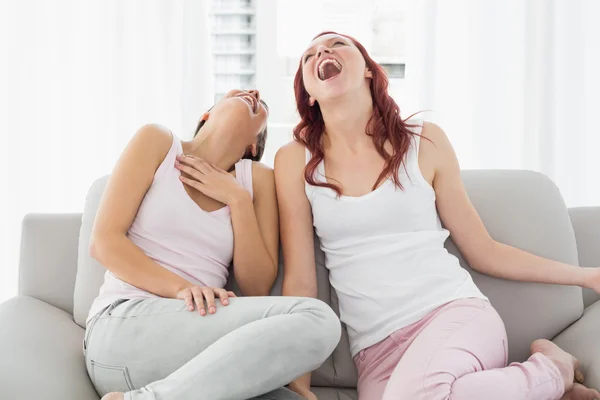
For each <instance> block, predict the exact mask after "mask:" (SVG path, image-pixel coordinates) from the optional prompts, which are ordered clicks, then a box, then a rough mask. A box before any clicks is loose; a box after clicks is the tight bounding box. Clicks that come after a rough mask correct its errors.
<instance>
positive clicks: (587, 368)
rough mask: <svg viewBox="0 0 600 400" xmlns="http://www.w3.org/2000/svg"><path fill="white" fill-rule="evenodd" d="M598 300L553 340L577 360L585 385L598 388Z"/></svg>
mask: <svg viewBox="0 0 600 400" xmlns="http://www.w3.org/2000/svg"><path fill="white" fill-rule="evenodd" d="M598 332H600V302H596V303H594V304H592V305H591V306H589V307H587V308H586V309H585V311H584V312H583V316H582V317H581V318H580V319H579V320H578V321H577V322H575V323H573V324H572V325H571V326H569V327H568V328H567V329H565V330H564V331H563V332H562V333H560V334H559V335H558V336H556V337H555V338H554V339H553V341H554V343H556V344H557V345H559V346H560V347H561V348H563V349H564V350H565V351H567V352H569V353H571V354H573V355H574V356H575V357H576V358H577V359H578V360H579V367H580V369H581V371H582V372H583V374H584V375H585V385H586V386H588V387H592V388H595V389H599V390H600V346H598Z"/></svg>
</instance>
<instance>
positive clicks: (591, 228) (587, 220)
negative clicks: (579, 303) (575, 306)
mask: <svg viewBox="0 0 600 400" xmlns="http://www.w3.org/2000/svg"><path fill="white" fill-rule="evenodd" d="M569 215H570V216H571V223H572V224H573V229H574V230H575V238H576V239H577V253H578V254H579V265H580V266H582V267H600V207H578V208H571V209H569ZM598 300H600V295H599V294H597V293H596V292H594V291H593V290H590V289H584V290H583V304H584V305H585V307H587V306H589V305H590V304H593V303H595V302H596V301H598Z"/></svg>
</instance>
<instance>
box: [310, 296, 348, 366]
mask: <svg viewBox="0 0 600 400" xmlns="http://www.w3.org/2000/svg"><path fill="white" fill-rule="evenodd" d="M301 309H302V312H303V313H304V314H305V315H306V316H307V317H308V318H311V319H312V320H313V321H314V324H311V325H312V326H311V327H310V328H308V327H307V328H308V329H307V330H306V333H307V334H308V335H310V339H311V341H312V342H313V343H315V344H316V345H317V346H316V347H318V348H319V349H318V350H319V351H318V352H319V353H320V355H321V356H322V358H323V360H324V359H326V358H327V357H329V355H331V353H333V351H334V350H335V348H336V347H337V345H338V343H339V341H340V338H341V335H342V327H341V323H340V319H339V318H338V316H337V315H336V314H335V312H334V311H333V310H332V309H331V307H329V305H327V304H326V303H324V302H323V301H321V300H318V299H312V298H306V299H302V302H301Z"/></svg>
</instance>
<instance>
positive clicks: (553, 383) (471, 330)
mask: <svg viewBox="0 0 600 400" xmlns="http://www.w3.org/2000/svg"><path fill="white" fill-rule="evenodd" d="M507 353H508V350H507V339H506V330H505V328H504V323H503V322H502V320H501V319H500V316H499V315H498V313H497V312H496V310H494V308H493V307H492V305H491V304H490V303H489V302H487V301H485V300H481V299H474V298H472V299H463V300H457V301H453V302H451V303H448V304H445V305H443V306H441V307H439V308H438V309H436V310H435V311H433V312H432V313H430V314H429V315H428V316H426V317H425V318H423V319H422V320H420V321H418V322H416V323H414V324H412V325H410V326H407V327H406V328H403V329H400V330H398V331H396V332H394V333H392V334H391V335H390V336H389V337H387V338H386V339H384V340H383V341H381V342H379V343H377V344H375V345H373V346H371V347H368V348H367V349H364V350H362V351H361V352H359V353H358V354H357V355H356V356H355V357H354V362H355V363H356V366H357V369H358V376H359V377H358V397H359V400H382V399H383V400H442V399H444V400H525V399H527V400H558V399H560V398H561V396H562V395H563V392H564V384H563V381H562V378H561V376H560V372H559V370H558V368H557V367H556V366H555V365H554V364H553V363H552V362H551V361H550V360H549V359H548V358H547V357H546V356H544V355H542V354H539V353H538V354H534V355H532V356H531V357H530V358H529V359H528V360H527V361H526V362H524V363H513V364H511V365H510V366H508V367H507V366H506V363H507Z"/></svg>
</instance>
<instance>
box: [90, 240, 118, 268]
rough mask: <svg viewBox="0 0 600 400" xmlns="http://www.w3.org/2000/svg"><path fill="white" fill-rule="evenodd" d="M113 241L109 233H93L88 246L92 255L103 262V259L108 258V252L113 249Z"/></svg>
mask: <svg viewBox="0 0 600 400" xmlns="http://www.w3.org/2000/svg"><path fill="white" fill-rule="evenodd" d="M111 243H112V241H111V239H110V237H108V236H107V235H101V234H96V233H92V237H91V238H90V245H89V248H88V250H89V253H90V256H91V257H92V258H93V259H94V260H96V261H98V262H99V263H100V264H103V260H105V259H106V256H107V254H108V253H109V252H110V251H111V248H112V244H111Z"/></svg>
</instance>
